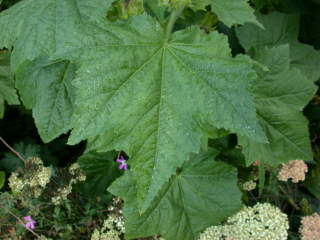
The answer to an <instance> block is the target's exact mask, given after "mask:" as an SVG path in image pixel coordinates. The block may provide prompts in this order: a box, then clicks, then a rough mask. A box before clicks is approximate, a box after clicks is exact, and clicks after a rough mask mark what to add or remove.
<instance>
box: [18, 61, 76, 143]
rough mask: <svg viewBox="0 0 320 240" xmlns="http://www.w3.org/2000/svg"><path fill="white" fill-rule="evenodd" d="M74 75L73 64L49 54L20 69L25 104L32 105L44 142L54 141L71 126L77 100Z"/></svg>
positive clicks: (23, 65) (28, 106) (19, 86)
mask: <svg viewBox="0 0 320 240" xmlns="http://www.w3.org/2000/svg"><path fill="white" fill-rule="evenodd" d="M74 76H75V67H74V65H73V64H71V63H70V62H67V61H55V62H52V61H49V60H48V59H47V58H46V57H43V58H39V59H36V60H34V61H32V62H30V61H26V62H24V64H22V65H21V67H20V68H19V71H18V72H17V75H16V78H17V80H16V86H17V89H18V90H19V93H20V96H21V99H22V101H23V103H24V105H25V106H26V107H27V108H29V109H32V113H33V117H34V120H35V124H36V126H37V128H38V131H39V134H40V136H41V138H42V140H43V141H44V142H50V141H51V140H53V139H54V138H56V137H58V136H60V135H61V134H62V133H66V132H67V131H68V130H69V129H70V128H71V126H70V121H71V116H72V113H73V104H74V91H73V86H72V85H71V80H72V79H73V78H74Z"/></svg>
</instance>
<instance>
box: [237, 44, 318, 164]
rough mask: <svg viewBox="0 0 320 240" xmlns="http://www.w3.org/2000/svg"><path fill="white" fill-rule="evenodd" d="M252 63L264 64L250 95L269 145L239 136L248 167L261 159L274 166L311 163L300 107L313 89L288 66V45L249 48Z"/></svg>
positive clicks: (306, 100)
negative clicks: (292, 162) (302, 161)
mask: <svg viewBox="0 0 320 240" xmlns="http://www.w3.org/2000/svg"><path fill="white" fill-rule="evenodd" d="M251 53H252V54H251V55H252V57H253V59H254V60H256V61H258V62H260V63H261V64H264V65H266V66H267V67H268V68H269V71H267V72H266V71H261V72H260V74H259V77H258V80H257V81H256V82H255V83H254V84H253V85H252V89H251V91H252V94H253V96H254V103H255V106H256V109H257V115H258V119H259V122H260V124H261V126H262V127H263V128H264V131H265V133H266V135H267V138H268V140H269V143H258V142H255V141H252V140H250V139H248V138H246V137H239V143H240V144H241V145H243V146H244V149H243V151H244V154H245V155H246V161H247V165H250V164H251V163H253V162H255V161H256V160H260V161H261V162H263V163H267V164H268V165H273V166H277V165H278V164H280V163H285V162H288V161H290V160H294V159H303V160H307V161H311V160H312V158H313V157H312V151H311V145H310V140H309V129H308V121H307V119H306V118H305V117H304V116H303V113H302V110H303V107H304V106H305V105H306V104H307V103H308V102H309V101H310V100H311V98H312V97H313V95H314V94H315V92H316V86H315V85H314V84H313V83H312V82H310V81H309V80H308V79H307V78H306V77H305V76H304V74H302V72H301V71H300V70H299V69H297V68H296V67H295V66H294V65H293V64H290V58H289V55H290V53H289V45H288V44H284V45H279V46H275V47H271V48H268V47H265V48H259V49H256V48H254V49H252V51H251Z"/></svg>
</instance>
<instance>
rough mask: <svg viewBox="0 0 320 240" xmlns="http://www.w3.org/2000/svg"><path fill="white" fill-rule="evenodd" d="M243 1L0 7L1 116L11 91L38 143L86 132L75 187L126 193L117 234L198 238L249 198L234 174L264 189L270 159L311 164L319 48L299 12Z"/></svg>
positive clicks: (73, 0) (81, 1) (38, 1)
mask: <svg viewBox="0 0 320 240" xmlns="http://www.w3.org/2000/svg"><path fill="white" fill-rule="evenodd" d="M252 2H253V5H252V4H250V3H249V2H247V1H246V0H199V1H198V0H166V1H164V0H159V1H155V0H144V1H141V0H123V1H122V0H120V1H113V0H90V1H86V0H22V1H20V2H19V3H17V4H15V5H13V6H11V7H9V8H8V9H7V10H5V11H2V12H1V13H0V29H1V32H0V48H3V49H6V50H5V51H1V52H0V56H2V57H3V59H6V60H5V61H4V62H1V61H0V66H3V67H0V87H1V86H2V85H4V84H5V87H6V89H8V90H6V91H5V92H3V91H1V89H4V87H1V88H0V116H2V115H3V112H4V106H5V105H4V102H5V101H6V102H7V103H8V104H19V99H18V95H17V94H19V97H20V99H21V102H22V103H23V105H24V106H25V107H26V108H27V109H30V110H31V111H32V116H33V118H34V122H35V125H36V127H37V130H38V133H39V135H40V137H41V140H42V141H43V142H44V143H49V142H51V141H53V140H54V139H56V138H58V137H59V136H61V135H63V134H68V133H69V132H70V131H71V132H70V135H69V136H68V144H70V145H75V144H78V143H81V142H82V141H87V142H86V149H85V153H84V155H83V156H82V157H80V158H79V160H78V162H79V164H80V166H81V167H82V168H83V170H87V171H88V173H89V172H90V174H89V175H90V176H89V179H88V180H87V186H86V187H82V191H83V192H85V193H86V194H87V195H93V196H94V197H97V196H104V197H106V196H105V195H106V191H105V189H106V188H107V187H109V188H108V191H109V192H110V193H112V194H114V195H117V196H120V197H121V198H122V199H124V209H123V211H124V217H125V220H126V223H125V224H126V226H125V227H126V237H127V238H130V239H131V238H141V237H149V236H152V235H157V234H160V235H162V236H163V237H164V238H166V239H167V240H170V239H186V240H188V239H190V240H191V239H197V238H198V236H199V234H200V233H201V232H202V231H203V230H204V229H206V228H207V227H209V226H211V225H212V224H218V223H220V222H222V221H223V220H226V219H227V218H228V217H230V216H231V215H233V214H235V213H236V212H237V211H238V210H240V208H241V206H242V202H241V199H243V200H244V201H245V202H246V200H247V202H250V201H249V200H248V199H254V197H253V196H250V194H251V193H242V194H241V191H240V189H239V187H238V185H237V183H238V180H239V176H240V178H241V177H243V179H242V180H243V181H246V180H248V181H249V180H252V179H255V181H257V180H259V190H258V191H259V194H260V197H261V196H263V193H264V191H265V192H269V191H270V189H269V188H271V186H273V185H272V184H271V183H272V181H273V180H274V178H273V176H274V175H275V171H277V167H278V166H279V165H280V164H284V163H287V162H289V161H291V160H297V159H300V160H304V161H306V162H308V163H310V164H312V163H314V161H313V153H312V148H311V144H310V139H309V129H308V121H307V119H306V118H305V116H304V115H303V112H302V110H303V108H304V107H305V106H306V105H307V104H308V102H309V101H310V100H311V99H312V98H313V96H314V95H315V93H316V90H317V87H316V85H315V82H316V81H317V80H318V79H319V77H320V68H319V66H318V65H319V61H320V54H319V52H318V51H316V50H315V49H314V48H313V47H312V46H310V45H307V44H305V43H301V42H300V41H299V26H300V20H299V15H297V14H291V15H289V14H285V13H280V12H278V11H276V10H277V9H278V8H279V9H280V8H281V7H282V6H283V5H281V4H280V3H279V2H278V1H257V0H256V1H252ZM308 4H309V5H310V4H316V3H308ZM280 5H281V6H280ZM305 5H306V6H309V5H307V4H305ZM288 6H289V4H288ZM288 8H289V7H288ZM255 9H256V12H255ZM292 9H295V8H293V7H292ZM259 10H260V12H259ZM265 13H268V14H265ZM191 18H192V19H194V20H191ZM9 57H10V64H9ZM0 60H1V59H0ZM9 65H10V70H9ZM2 69H4V70H5V71H4V74H2V71H3V70H2ZM2 76H4V77H2ZM13 76H14V78H13ZM2 82H4V83H3V84H2V85H1V83H2ZM232 139H234V140H233V141H232ZM226 142H227V143H226ZM231 142H232V143H231ZM117 156H118V157H119V156H121V157H125V159H126V164H128V166H129V170H127V171H125V173H124V174H123V175H122V176H120V177H119V178H117V179H116V180H115V181H114V179H115V178H116V177H118V176H119V175H120V171H119V170H118V169H117V163H115V162H114V160H115V159H117ZM97 159H100V160H101V161H102V163H101V162H100V161H98V160H97ZM240 160H241V161H242V162H241V164H240ZM254 163H259V164H257V165H258V167H257V166H256V167H253V168H256V169H258V170H255V171H256V172H255V173H254V174H253V173H252V172H250V171H249V170H250V169H251V168H252V164H254ZM14 168H16V167H12V168H11V169H8V168H6V170H7V171H13V170H14ZM238 173H239V176H238ZM266 173H267V174H266ZM268 174H269V175H268ZM254 175H255V176H254ZM256 175H258V177H257V176H256ZM111 182H113V183H112V184H111ZM274 185H276V186H278V183H275V184H274ZM79 188H80V189H81V187H79ZM60 190H61V191H62V190H63V189H60ZM60 190H57V191H58V192H59V191H60ZM61 191H60V192H61ZM279 191H280V190H279ZM284 192H286V190H284ZM286 193H287V192H286ZM253 194H254V193H253ZM276 194H278V192H277V193H276ZM288 195H290V194H288ZM107 198H110V196H109V195H108V196H107ZM246 198H247V199H246ZM288 199H290V200H288V201H289V202H290V201H291V200H292V199H291V198H289V197H288ZM294 204H295V200H293V202H292V205H293V206H294Z"/></svg>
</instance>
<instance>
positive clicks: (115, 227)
mask: <svg viewBox="0 0 320 240" xmlns="http://www.w3.org/2000/svg"><path fill="white" fill-rule="evenodd" d="M124 232H125V228H124V219H123V217H122V216H118V215H117V214H109V216H108V218H107V219H106V220H105V221H104V223H103V227H102V228H101V229H100V231H99V230H98V229H95V230H94V232H93V234H92V236H91V240H121V235H123V234H124Z"/></svg>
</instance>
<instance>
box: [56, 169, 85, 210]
mask: <svg viewBox="0 0 320 240" xmlns="http://www.w3.org/2000/svg"><path fill="white" fill-rule="evenodd" d="M68 171H69V173H70V174H71V176H72V178H71V179H70V182H69V184H68V185H67V186H65V187H61V188H58V189H57V193H56V195H55V196H54V197H52V198H51V202H52V203H53V204H54V205H59V204H61V203H62V202H63V201H65V200H67V198H68V195H69V194H70V193H71V192H72V185H73V184H76V183H78V182H82V181H85V180H86V175H84V173H83V172H82V170H81V169H80V166H79V164H78V163H74V164H72V165H71V166H70V167H69V170H68Z"/></svg>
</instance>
